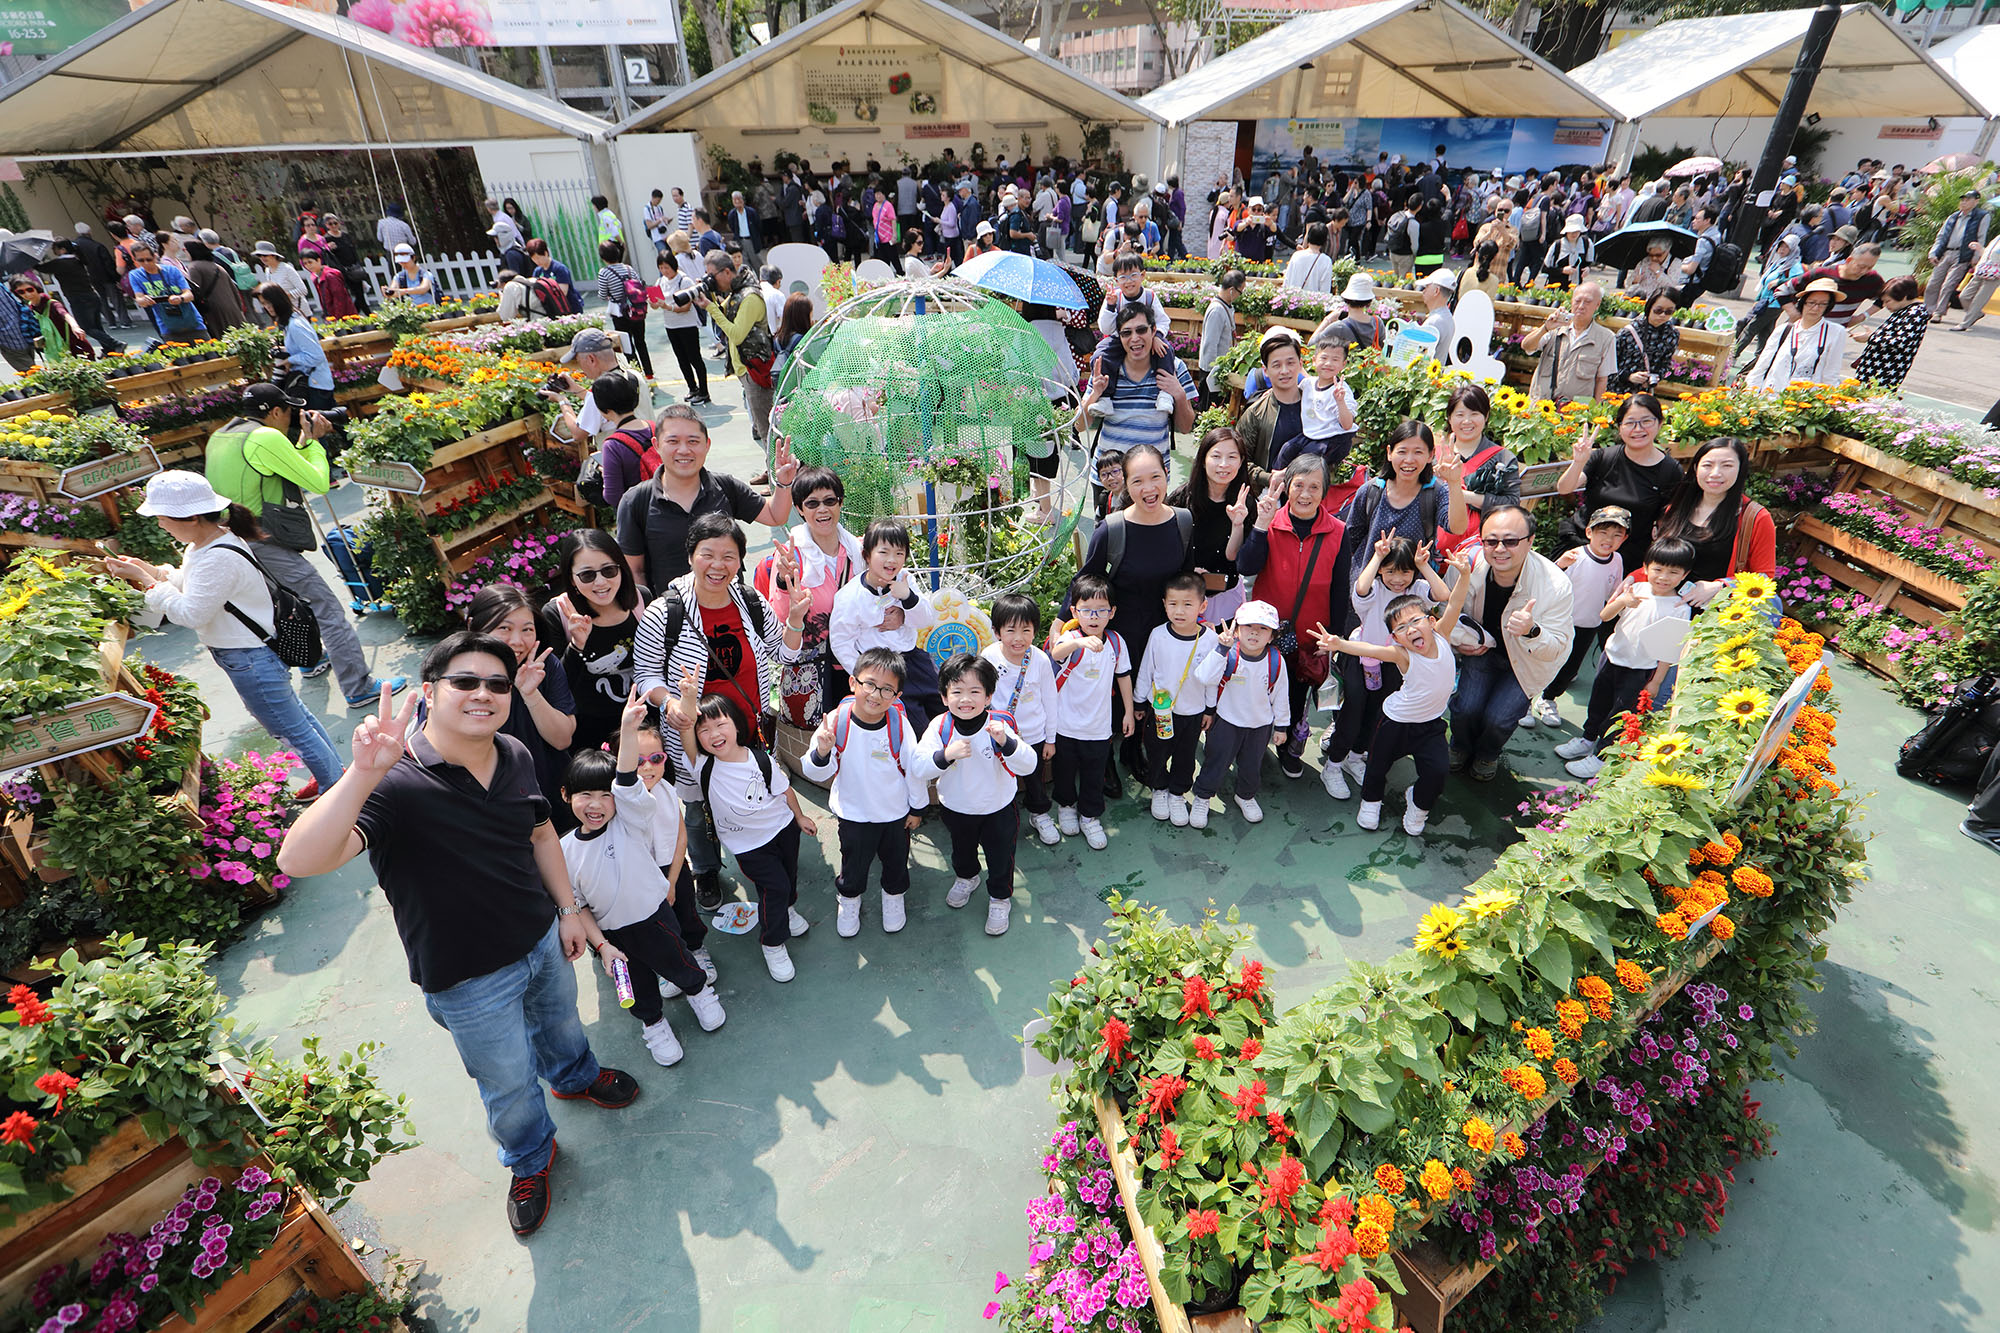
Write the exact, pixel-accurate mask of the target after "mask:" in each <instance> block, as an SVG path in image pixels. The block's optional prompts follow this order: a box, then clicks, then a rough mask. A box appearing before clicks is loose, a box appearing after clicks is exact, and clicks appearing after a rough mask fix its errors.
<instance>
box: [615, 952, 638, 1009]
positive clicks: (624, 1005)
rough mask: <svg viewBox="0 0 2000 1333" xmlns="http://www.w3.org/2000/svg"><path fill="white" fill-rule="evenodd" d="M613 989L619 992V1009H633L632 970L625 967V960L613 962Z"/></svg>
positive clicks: (618, 959) (616, 959)
mask: <svg viewBox="0 0 2000 1333" xmlns="http://www.w3.org/2000/svg"><path fill="white" fill-rule="evenodd" d="M611 988H612V989H613V990H615V991H617V992H618V1007H619V1008H620V1009H630V1008H631V1007H632V998H633V997H632V969H631V968H629V967H627V966H626V965H625V960H624V959H623V958H614V959H612V960H611Z"/></svg>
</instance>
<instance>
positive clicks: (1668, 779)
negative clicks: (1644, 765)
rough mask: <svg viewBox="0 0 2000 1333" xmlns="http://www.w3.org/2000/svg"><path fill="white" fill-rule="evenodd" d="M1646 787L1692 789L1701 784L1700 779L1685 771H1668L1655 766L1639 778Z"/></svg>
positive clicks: (1677, 789)
mask: <svg viewBox="0 0 2000 1333" xmlns="http://www.w3.org/2000/svg"><path fill="white" fill-rule="evenodd" d="M1640 781H1641V782H1643V783H1645V784H1646V785H1647V786H1648V787H1672V788H1674V789H1675V790H1676V791H1694V790H1695V789H1696V788H1698V787H1700V786H1701V785H1702V783H1701V779H1700V778H1696V777H1690V776H1689V775H1687V774H1686V773H1670V772H1668V771H1667V770H1666V769H1664V768H1656V769H1654V770H1653V771H1652V772H1650V773H1648V774H1646V776H1645V777H1643V778H1641V779H1640Z"/></svg>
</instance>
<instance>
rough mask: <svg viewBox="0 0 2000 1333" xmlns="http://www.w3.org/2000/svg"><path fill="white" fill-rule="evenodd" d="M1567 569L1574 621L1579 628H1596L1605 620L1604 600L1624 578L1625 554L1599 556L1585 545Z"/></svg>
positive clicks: (1606, 599)
mask: <svg viewBox="0 0 2000 1333" xmlns="http://www.w3.org/2000/svg"><path fill="white" fill-rule="evenodd" d="M1564 572H1565V573H1567V574H1568V575H1569V592H1570V598H1571V602H1572V605H1573V608H1574V609H1573V610H1572V611H1571V612H1570V617H1571V619H1572V621H1573V622H1574V623H1575V625H1576V627H1577V628H1578V629H1596V628H1597V627H1598V626H1599V625H1601V624H1603V623H1604V604H1605V603H1606V602H1608V601H1610V600H1611V594H1612V593H1614V592H1617V591H1618V585H1619V584H1620V583H1623V582H1624V581H1625V557H1624V556H1622V555H1620V554H1618V552H1616V551H1613V552H1612V553H1611V554H1610V555H1609V556H1608V557H1606V558H1605V559H1602V560H1599V559H1598V558H1597V557H1596V556H1594V555H1592V554H1591V552H1590V548H1589V547H1588V546H1586V547H1584V548H1583V549H1582V550H1581V551H1580V552H1578V554H1577V557H1576V559H1575V560H1574V561H1572V562H1571V563H1570V567H1569V568H1568V569H1567V570H1565V571H1564Z"/></svg>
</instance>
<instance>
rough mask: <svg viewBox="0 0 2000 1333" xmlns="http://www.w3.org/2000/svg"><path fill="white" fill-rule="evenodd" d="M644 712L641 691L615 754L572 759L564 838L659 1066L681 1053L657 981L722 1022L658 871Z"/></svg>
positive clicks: (707, 1027)
mask: <svg viewBox="0 0 2000 1333" xmlns="http://www.w3.org/2000/svg"><path fill="white" fill-rule="evenodd" d="M645 716H646V701H645V700H644V699H642V698H640V697H639V694H638V692H637V691H636V690H635V691H634V692H633V694H632V697H631V698H630V699H629V700H628V701H627V702H626V704H625V709H624V712H623V713H622V714H621V716H620V718H619V724H620V725H619V729H618V757H617V758H616V759H613V758H612V757H611V756H610V755H609V754H606V753H605V752H604V751H602V750H585V751H584V752H583V753H582V754H579V755H577V756H576V757H575V758H573V759H571V760H570V761H569V769H568V771H567V772H566V773H565V774H564V775H563V797H564V799H565V800H567V801H568V802H569V808H570V812H571V813H572V814H574V815H575V816H576V820H577V828H576V829H575V830H574V831H572V832H569V833H565V834H564V835H563V839H562V854H563V864H564V865H566V866H567V867H568V868H569V882H570V887H571V889H572V890H574V891H575V894H576V900H577V902H579V903H580V904H582V905H583V906H584V907H586V908H588V909H589V911H590V915H591V916H592V917H594V918H596V921H597V925H598V928H599V929H600V930H602V931H603V932H604V938H603V940H602V941H601V942H599V943H598V944H597V945H596V946H595V947H596V950H597V956H598V958H599V959H600V960H601V961H602V962H603V964H604V970H605V972H606V973H607V974H609V973H610V972H611V965H612V962H613V960H619V961H623V962H624V963H625V965H626V967H627V968H628V969H629V973H630V975H629V980H630V983H631V987H632V1000H631V1006H630V1007H631V1010H632V1016H633V1017H634V1018H636V1019H638V1020H639V1024H640V1030H641V1033H642V1035H643V1036H644V1037H645V1041H646V1049H647V1050H648V1051H651V1052H652V1054H653V1059H654V1061H655V1062H657V1063H659V1064H661V1065H674V1064H678V1063H680V1059H681V1056H682V1054H683V1051H682V1050H681V1044H680V1042H679V1040H678V1039H676V1038H675V1036H674V1030H673V1028H672V1026H670V1025H669V1024H668V1022H667V1015H666V1009H665V1006H664V1005H663V1004H662V1003H661V999H662V997H661V994H660V983H661V982H662V981H666V982H671V983H672V984H673V985H675V986H677V987H679V988H680V990H679V993H681V994H685V995H686V996H687V997H688V1007H689V1008H690V1009H692V1010H694V1014H695V1020H696V1021H697V1022H699V1023H700V1024H701V1030H702V1031H704V1032H713V1031H715V1030H716V1029H717V1028H719V1027H721V1026H722V1023H723V1019H724V1015H723V1012H722V1001H721V1000H719V999H717V998H716V994H715V987H714V986H713V985H711V984H710V983H709V980H708V978H707V977H706V976H705V975H704V974H703V972H702V968H701V964H700V963H698V962H696V961H695V957H694V953H693V951H692V950H690V949H689V948H688V946H687V943H686V942H685V941H684V940H682V939H681V933H680V925H679V923H678V922H677V921H676V920H675V919H674V911H673V907H672V906H671V904H670V903H669V902H668V899H669V897H670V896H671V893H672V890H671V888H670V881H669V880H668V879H667V877H666V876H664V875H662V874H661V873H660V868H659V861H658V856H657V854H656V852H655V850H654V843H653V828H654V825H653V807H654V801H653V794H652V793H651V792H650V791H647V790H646V788H645V786H644V785H643V784H642V783H641V782H640V781H639V724H640V722H641V721H642V720H643V719H644V718H645ZM676 804H677V803H676ZM682 847H683V850H684V849H685V843H683V844H682ZM683 889H684V891H685V886H683ZM621 998H622V997H621Z"/></svg>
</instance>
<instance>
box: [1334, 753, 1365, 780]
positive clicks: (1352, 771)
mask: <svg viewBox="0 0 2000 1333" xmlns="http://www.w3.org/2000/svg"><path fill="white" fill-rule="evenodd" d="M1340 767H1341V769H1342V771H1344V772H1345V773H1346V774H1347V776H1348V777H1349V778H1351V779H1352V780H1354V781H1355V782H1365V781H1367V778H1368V756H1367V755H1366V754H1351V755H1349V756H1347V758H1345V759H1343V760H1341V761H1340Z"/></svg>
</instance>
